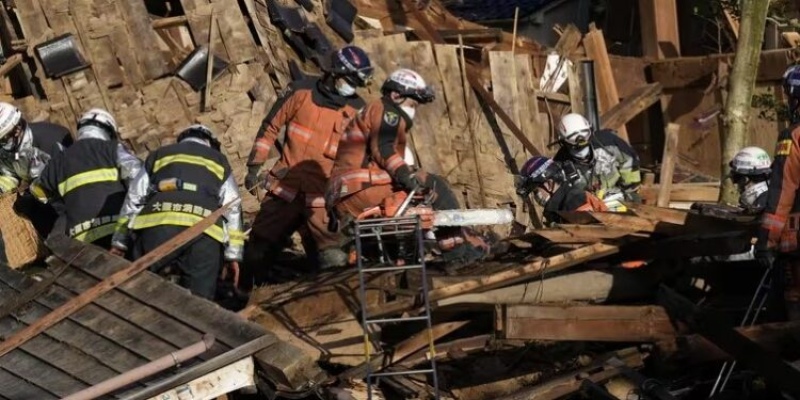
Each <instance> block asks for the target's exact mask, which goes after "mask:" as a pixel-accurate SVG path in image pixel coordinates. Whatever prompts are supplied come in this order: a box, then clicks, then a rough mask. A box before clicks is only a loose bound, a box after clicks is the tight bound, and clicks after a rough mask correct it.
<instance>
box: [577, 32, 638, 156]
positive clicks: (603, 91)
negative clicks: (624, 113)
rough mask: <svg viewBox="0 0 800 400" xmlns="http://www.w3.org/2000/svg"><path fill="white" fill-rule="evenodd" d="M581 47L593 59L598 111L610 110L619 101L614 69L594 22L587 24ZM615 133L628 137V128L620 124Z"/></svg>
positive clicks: (623, 137) (626, 138)
mask: <svg viewBox="0 0 800 400" xmlns="http://www.w3.org/2000/svg"><path fill="white" fill-rule="evenodd" d="M583 47H584V48H585V49H586V55H587V56H588V57H589V58H591V59H592V60H594V71H595V76H596V77H595V81H596V82H597V97H598V111H600V114H601V115H602V114H603V113H606V112H609V111H611V109H612V108H614V106H616V105H617V104H618V103H619V92H618V91H617V83H616V81H615V80H614V71H613V70H612V69H611V60H610V59H609V58H608V49H607V48H606V40H605V37H603V31H601V30H599V29H597V28H596V27H595V26H594V23H592V24H590V25H589V33H587V34H586V35H585V36H584V37H583ZM617 135H618V136H619V137H620V138H622V139H623V140H625V141H626V142H628V141H629V139H628V130H627V129H626V128H625V125H624V124H623V125H620V126H619V129H617Z"/></svg>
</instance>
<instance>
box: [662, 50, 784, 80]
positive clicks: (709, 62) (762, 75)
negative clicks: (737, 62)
mask: <svg viewBox="0 0 800 400" xmlns="http://www.w3.org/2000/svg"><path fill="white" fill-rule="evenodd" d="M734 56H735V54H733V53H727V54H713V55H709V56H703V57H681V58H672V59H667V60H661V61H654V62H652V63H650V70H651V73H652V77H653V81H655V82H659V83H661V84H662V85H663V86H664V89H683V88H687V87H703V88H705V87H707V86H708V83H709V81H710V79H711V75H712V74H714V73H716V72H717V70H718V68H719V64H720V62H722V63H726V64H731V65H732V64H733V58H734ZM798 57H800V48H797V49H780V50H766V51H762V52H761V57H760V59H759V62H758V75H756V81H757V82H766V81H769V82H775V81H780V80H781V79H782V77H783V73H784V72H785V71H786V66H787V65H791V64H793V63H794V60H795V59H797V58H798Z"/></svg>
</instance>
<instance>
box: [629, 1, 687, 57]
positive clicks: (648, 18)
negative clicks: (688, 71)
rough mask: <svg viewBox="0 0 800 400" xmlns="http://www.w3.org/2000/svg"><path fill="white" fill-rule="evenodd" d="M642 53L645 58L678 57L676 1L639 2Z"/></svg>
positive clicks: (678, 36)
mask: <svg viewBox="0 0 800 400" xmlns="http://www.w3.org/2000/svg"><path fill="white" fill-rule="evenodd" d="M639 15H640V17H641V20H640V25H641V30H642V52H643V53H644V56H645V57H650V58H654V59H659V60H660V59H664V58H670V57H680V55H681V44H680V35H679V32H678V7H677V4H676V0H639Z"/></svg>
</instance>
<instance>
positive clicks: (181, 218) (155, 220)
mask: <svg viewBox="0 0 800 400" xmlns="http://www.w3.org/2000/svg"><path fill="white" fill-rule="evenodd" d="M202 220H203V217H201V216H199V215H195V214H188V213H183V212H177V211H162V212H157V213H152V214H144V215H139V216H137V217H136V218H135V219H134V220H133V226H132V227H131V228H132V229H133V230H140V229H147V228H154V227H156V226H161V225H177V226H186V227H190V226H193V225H195V224H196V223H198V222H200V221H202ZM204 232H205V234H206V235H208V236H210V237H211V238H212V239H214V240H216V241H218V242H220V243H224V242H225V234H224V232H223V230H222V228H221V227H220V226H219V225H214V226H212V227H210V228H208V229H206V230H205V231H204Z"/></svg>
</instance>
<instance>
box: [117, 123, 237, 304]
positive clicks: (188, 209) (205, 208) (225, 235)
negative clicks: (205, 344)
mask: <svg viewBox="0 0 800 400" xmlns="http://www.w3.org/2000/svg"><path fill="white" fill-rule="evenodd" d="M240 200H241V198H240V196H239V188H238V186H237V185H236V181H235V180H234V178H233V175H232V173H231V167H230V165H229V164H228V160H227V159H226V158H225V156H224V155H223V154H222V153H221V152H220V143H219V141H218V140H217V139H216V138H215V137H214V134H213V133H212V132H211V130H209V128H207V127H205V126H203V125H192V126H190V127H188V128H187V129H185V130H184V131H183V132H181V133H180V135H179V136H178V142H177V143H175V144H171V145H167V146H164V147H161V148H159V149H158V150H155V151H153V152H151V153H150V155H149V156H148V157H147V159H146V160H145V162H144V166H143V168H142V171H141V172H140V173H139V175H137V176H136V178H134V180H133V183H132V184H131V187H130V188H129V189H128V194H127V196H126V198H125V202H124V204H123V206H122V210H121V211H120V215H119V221H118V223H117V230H116V232H115V233H114V236H113V239H112V246H113V250H112V252H113V253H115V254H117V255H121V254H124V252H125V251H127V250H128V249H129V247H130V246H131V245H132V244H131V243H130V242H131V236H130V231H133V232H135V236H136V240H135V243H134V244H133V245H132V246H133V249H132V250H133V256H134V258H139V257H141V256H143V255H145V254H147V253H148V252H150V251H152V250H153V249H155V248H156V247H158V246H159V245H161V244H162V243H164V242H166V241H167V240H169V239H171V238H172V237H174V236H175V235H177V234H179V233H180V232H181V231H183V230H185V229H187V227H190V226H192V225H194V224H196V223H197V222H199V221H201V220H202V219H203V218H205V217H207V216H208V215H210V214H211V213H212V212H214V211H215V210H216V209H218V208H219V207H220V206H222V205H225V204H230V203H233V205H232V206H230V207H229V208H228V209H227V211H226V212H225V214H224V216H223V218H221V219H220V220H219V221H217V223H216V225H214V226H212V227H210V228H208V229H207V230H206V231H205V234H204V235H200V236H199V237H198V238H197V239H195V240H193V241H192V242H190V243H188V244H186V245H184V246H183V247H182V248H180V249H178V250H177V251H176V252H173V253H172V255H171V256H169V257H167V258H166V259H164V260H162V261H160V262H159V263H158V264H157V265H155V266H154V267H153V269H154V270H155V271H161V270H162V269H164V268H167V267H170V268H172V267H174V268H175V269H177V272H179V273H180V280H179V284H180V285H181V286H184V287H186V288H188V289H189V290H191V292H192V293H193V294H195V295H197V296H201V297H205V298H209V299H211V298H213V296H214V294H215V289H216V283H217V277H218V276H219V275H220V267H221V266H222V264H223V259H224V262H225V265H226V267H227V268H228V270H230V271H231V272H232V273H233V275H234V277H237V276H238V269H239V264H238V263H239V261H241V260H242V251H243V247H244V234H243V232H242V208H241V201H240ZM223 248H224V250H223ZM235 280H236V278H234V284H235V283H236V282H235Z"/></svg>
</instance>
